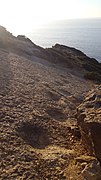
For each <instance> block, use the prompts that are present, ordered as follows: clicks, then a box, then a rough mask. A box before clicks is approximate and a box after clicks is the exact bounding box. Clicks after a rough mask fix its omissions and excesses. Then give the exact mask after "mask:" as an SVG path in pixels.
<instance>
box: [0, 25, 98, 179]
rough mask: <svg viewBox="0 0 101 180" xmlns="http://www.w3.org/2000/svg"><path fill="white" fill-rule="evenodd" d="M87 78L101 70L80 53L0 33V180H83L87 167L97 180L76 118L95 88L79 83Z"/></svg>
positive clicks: (96, 64) (94, 162)
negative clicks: (82, 103) (87, 95)
mask: <svg viewBox="0 0 101 180" xmlns="http://www.w3.org/2000/svg"><path fill="white" fill-rule="evenodd" d="M88 65H89V66H88ZM87 67H89V69H88V68H87ZM97 70H98V72H97ZM91 72H92V73H95V74H96V73H98V76H99V77H100V72H101V64H100V63H98V62H97V61H96V60H94V59H90V58H89V57H87V56H86V55H85V54H83V53H82V52H81V51H79V50H76V49H74V48H69V47H66V46H62V45H55V46H54V47H52V48H51V49H43V48H41V47H39V46H37V45H35V44H34V43H32V42H31V41H30V40H29V39H28V38H26V37H24V36H18V37H14V36H13V35H12V34H11V33H9V32H7V30H6V29H5V28H3V27H0V157H1V162H0V179H8V180H9V179H10V180H11V179H12V180H14V179H36V180H44V179H52V180H53V179H57V180H58V179H60V180H62V179H74V180H75V179H84V178H85V171H84V172H83V170H84V168H85V167H86V166H87V165H89V166H90V165H91V164H92V163H93V165H94V167H96V168H95V169H97V170H96V173H95V176H96V177H99V169H100V165H99V162H98V160H99V156H96V155H95V149H94V153H92V154H91V153H90V151H89V150H88V149H87V148H86V146H87V145H86V144H87V143H83V141H81V137H82V132H81V130H79V129H80V128H81V126H80V124H79V123H77V122H78V115H75V114H76V109H77V106H79V104H80V103H81V102H82V101H83V99H84V96H85V94H86V93H87V92H88V91H89V90H90V89H91V88H94V87H95V83H100V78H99V79H97V78H95V79H93V81H89V80H87V79H85V78H84V77H85V75H86V74H87V73H91ZM99 92H100V91H99ZM97 110H99V107H98V109H97ZM78 111H79V110H78ZM93 111H94V107H93ZM88 114H89V113H88ZM76 118H77V119H76ZM83 124H84V123H83ZM87 127H88V126H87ZM82 139H83V138H82ZM87 147H88V146H87ZM91 147H92V146H91ZM92 149H93V148H92ZM96 154H97V153H96ZM82 155H83V157H82ZM92 156H93V157H92ZM78 157H79V158H78ZM96 157H97V158H98V160H97V159H96ZM70 172H71V173H70ZM86 172H87V171H86ZM88 174H89V173H88ZM93 175H94V174H93ZM93 175H92V176H91V175H87V177H88V176H90V178H91V177H93Z"/></svg>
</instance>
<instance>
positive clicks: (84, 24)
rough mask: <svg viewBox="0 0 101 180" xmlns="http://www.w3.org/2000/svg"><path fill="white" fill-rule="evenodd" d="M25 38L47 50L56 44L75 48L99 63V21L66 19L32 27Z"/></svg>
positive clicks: (100, 58) (100, 24) (100, 60)
mask: <svg viewBox="0 0 101 180" xmlns="http://www.w3.org/2000/svg"><path fill="white" fill-rule="evenodd" d="M27 36H28V37H29V38H30V39H31V40H32V41H33V42H34V43H35V44H37V45H39V46H41V47H44V48H47V47H52V46H53V45H55V44H56V43H59V44H63V45H66V46H70V47H75V48H77V49H79V50H81V51H82V52H84V53H85V54H86V55H88V56H89V57H93V58H95V59H97V60H98V61H99V62H101V19H100V18H95V19H68V20H60V21H54V22H50V23H45V24H44V25H41V26H40V27H38V28H35V27H33V28H32V31H31V32H30V33H29V34H27Z"/></svg>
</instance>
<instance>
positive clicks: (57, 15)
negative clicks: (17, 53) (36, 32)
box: [0, 0, 101, 34]
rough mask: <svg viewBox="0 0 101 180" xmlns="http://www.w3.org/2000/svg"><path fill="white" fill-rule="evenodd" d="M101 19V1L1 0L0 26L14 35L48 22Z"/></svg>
mask: <svg viewBox="0 0 101 180" xmlns="http://www.w3.org/2000/svg"><path fill="white" fill-rule="evenodd" d="M97 17H101V0H0V25H3V26H5V27H6V28H7V29H8V30H10V31H11V32H13V33H14V34H21V33H23V34H24V33H25V34H26V33H27V32H29V31H30V29H31V27H35V28H36V27H38V26H40V25H42V24H44V23H46V22H50V21H55V20H62V19H75V18H76V19H77V18H97Z"/></svg>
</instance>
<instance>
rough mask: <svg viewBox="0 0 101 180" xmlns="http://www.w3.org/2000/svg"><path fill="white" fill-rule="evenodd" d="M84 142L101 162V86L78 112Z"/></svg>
mask: <svg viewBox="0 0 101 180" xmlns="http://www.w3.org/2000/svg"><path fill="white" fill-rule="evenodd" d="M77 119H78V125H79V127H80V131H81V135H82V140H83V142H84V144H85V145H86V146H87V149H89V151H90V153H91V154H95V155H96V157H97V158H98V159H99V160H100V161H101V85H99V86H96V87H95V88H94V89H93V90H91V91H90V92H89V93H88V94H87V96H86V97H85V100H84V101H83V103H82V104H81V105H80V106H79V108H78V112H77Z"/></svg>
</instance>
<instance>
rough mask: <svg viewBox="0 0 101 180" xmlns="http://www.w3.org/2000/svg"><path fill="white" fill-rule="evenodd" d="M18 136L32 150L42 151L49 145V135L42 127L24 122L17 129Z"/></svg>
mask: <svg viewBox="0 0 101 180" xmlns="http://www.w3.org/2000/svg"><path fill="white" fill-rule="evenodd" d="M17 132H18V134H19V136H20V137H21V138H22V139H23V140H24V141H25V142H27V144H29V145H31V146H32V147H33V148H37V149H44V148H45V147H46V146H48V145H49V144H50V140H49V135H48V132H47V130H46V129H44V128H43V127H41V126H39V125H36V124H32V123H30V122H24V123H22V124H21V126H20V127H19V128H17Z"/></svg>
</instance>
